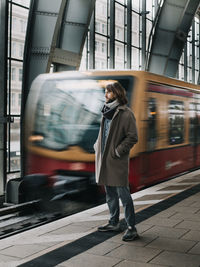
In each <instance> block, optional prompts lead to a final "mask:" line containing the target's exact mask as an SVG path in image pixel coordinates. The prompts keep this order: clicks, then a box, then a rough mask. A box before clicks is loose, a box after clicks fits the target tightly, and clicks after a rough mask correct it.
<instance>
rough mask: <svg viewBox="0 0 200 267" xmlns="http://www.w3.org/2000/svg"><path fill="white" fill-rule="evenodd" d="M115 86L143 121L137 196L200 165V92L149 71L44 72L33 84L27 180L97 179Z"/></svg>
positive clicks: (133, 171)
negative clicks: (108, 94)
mask: <svg viewBox="0 0 200 267" xmlns="http://www.w3.org/2000/svg"><path fill="white" fill-rule="evenodd" d="M110 80H116V81H118V82H120V83H121V85H122V86H123V87H124V88H125V89H126V91H127V96H128V100H129V106H130V108H131V109H132V110H133V111H134V114H135V117H136V121H137V127H138V136H139V142H138V143H137V144H136V145H135V146H134V148H133V149H132V150H131V152H130V172H129V173H130V175H129V182H130V188H131V191H132V192H134V191H137V190H140V189H141V188H143V187H145V186H147V185H150V184H152V183H156V182H158V181H161V180H164V179H167V178H170V177H173V176H174V175H176V174H179V173H182V172H185V171H187V170H191V169H193V168H197V167H199V165H200V90H199V89H200V86H197V85H194V84H190V83H186V82H183V81H179V80H176V79H171V78H166V77H163V76H160V75H155V74H152V73H148V72H144V71H132V70H127V71H126V70H123V71H117V70H106V71H96V70H94V71H87V72H78V71H77V72H76V71H74V72H62V73H54V74H43V75H40V76H38V78H36V80H35V81H34V82H33V84H32V87H31V91H30V94H29V99H28V103H27V108H26V155H27V165H26V174H38V173H39V174H45V175H46V176H47V177H48V181H50V183H54V182H58V181H61V180H62V182H63V183H68V182H67V181H73V179H74V180H76V179H78V178H80V179H78V180H79V181H80V180H81V179H82V178H83V179H85V178H87V179H86V180H88V179H94V171H95V164H94V150H93V144H94V143H95V140H96V138H97V134H98V130H99V125H100V120H101V112H100V110H101V107H102V105H103V102H104V87H105V84H106V83H108V82H109V81H110ZM52 177H53V178H52ZM77 177H78V178H77ZM88 177H89V178H88ZM91 177H92V178H91ZM60 178H61V179H60Z"/></svg>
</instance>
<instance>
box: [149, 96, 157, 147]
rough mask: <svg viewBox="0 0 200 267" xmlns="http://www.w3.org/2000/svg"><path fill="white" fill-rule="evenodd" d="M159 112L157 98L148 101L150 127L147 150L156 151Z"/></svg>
mask: <svg viewBox="0 0 200 267" xmlns="http://www.w3.org/2000/svg"><path fill="white" fill-rule="evenodd" d="M156 120H157V110H156V100H155V98H150V99H149V101H148V127H147V149H148V150H154V149H155V147H156V141H157V130H156Z"/></svg>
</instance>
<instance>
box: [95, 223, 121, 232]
mask: <svg viewBox="0 0 200 267" xmlns="http://www.w3.org/2000/svg"><path fill="white" fill-rule="evenodd" d="M120 230H121V229H120V225H119V223H118V224H116V225H113V224H110V223H108V224H106V225H103V226H99V227H98V231H99V232H110V231H114V232H119V231H120Z"/></svg>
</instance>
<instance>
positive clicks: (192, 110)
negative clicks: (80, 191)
mask: <svg viewBox="0 0 200 267" xmlns="http://www.w3.org/2000/svg"><path fill="white" fill-rule="evenodd" d="M189 115H190V122H189V141H190V142H191V143H196V127H197V117H196V104H195V103H190V106H189Z"/></svg>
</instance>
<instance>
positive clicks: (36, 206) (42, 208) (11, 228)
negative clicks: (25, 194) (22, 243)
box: [0, 200, 102, 239]
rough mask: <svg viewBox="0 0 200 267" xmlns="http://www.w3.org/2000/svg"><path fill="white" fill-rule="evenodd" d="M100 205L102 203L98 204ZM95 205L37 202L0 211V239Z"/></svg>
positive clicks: (68, 202)
mask: <svg viewBox="0 0 200 267" xmlns="http://www.w3.org/2000/svg"><path fill="white" fill-rule="evenodd" d="M99 204H102V203H99ZM95 205H97V204H89V203H80V202H77V201H71V200H65V202H54V203H49V202H48V203H41V202H40V201H39V200H36V201H31V202H27V203H23V204H19V205H13V206H10V207H6V208H2V209H0V239H3V238H6V237H9V236H12V235H15V234H18V233H21V232H23V231H27V230H29V229H32V228H35V227H38V226H41V225H44V224H46V223H49V222H53V221H56V220H58V219H61V218H64V217H66V216H69V215H72V214H74V213H77V212H80V211H83V210H85V209H88V208H91V207H94V206H95Z"/></svg>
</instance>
